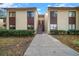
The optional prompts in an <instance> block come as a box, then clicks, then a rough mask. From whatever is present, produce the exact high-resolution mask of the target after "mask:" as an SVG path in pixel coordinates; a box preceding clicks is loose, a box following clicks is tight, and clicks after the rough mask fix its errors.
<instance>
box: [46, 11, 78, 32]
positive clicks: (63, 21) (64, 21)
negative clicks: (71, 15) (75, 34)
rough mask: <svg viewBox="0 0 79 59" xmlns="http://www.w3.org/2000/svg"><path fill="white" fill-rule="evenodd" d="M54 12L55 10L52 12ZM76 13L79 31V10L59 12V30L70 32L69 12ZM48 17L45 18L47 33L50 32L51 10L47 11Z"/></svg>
mask: <svg viewBox="0 0 79 59" xmlns="http://www.w3.org/2000/svg"><path fill="white" fill-rule="evenodd" d="M51 11H53V10H51ZM69 11H76V30H79V11H78V10H57V27H58V28H57V29H58V30H68V26H69V24H68V23H69V22H68V12H69ZM47 13H48V15H47V16H45V20H46V24H47V25H46V26H47V27H46V28H47V33H49V32H50V10H49V11H47Z"/></svg>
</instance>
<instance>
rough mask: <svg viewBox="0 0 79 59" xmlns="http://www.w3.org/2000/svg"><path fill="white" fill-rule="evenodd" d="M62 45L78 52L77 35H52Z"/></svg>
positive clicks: (78, 39) (78, 40)
mask: <svg viewBox="0 0 79 59" xmlns="http://www.w3.org/2000/svg"><path fill="white" fill-rule="evenodd" d="M53 36H54V37H55V38H57V39H58V40H59V41H61V42H62V43H64V44H66V45H68V46H69V47H71V48H73V49H74V50H76V51H78V52H79V35H53Z"/></svg>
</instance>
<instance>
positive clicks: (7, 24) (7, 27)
mask: <svg viewBox="0 0 79 59" xmlns="http://www.w3.org/2000/svg"><path fill="white" fill-rule="evenodd" d="M6 29H8V30H9V12H8V11H7V18H6Z"/></svg>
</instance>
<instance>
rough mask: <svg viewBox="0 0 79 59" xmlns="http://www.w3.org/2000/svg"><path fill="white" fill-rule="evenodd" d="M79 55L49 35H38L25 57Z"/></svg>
mask: <svg viewBox="0 0 79 59" xmlns="http://www.w3.org/2000/svg"><path fill="white" fill-rule="evenodd" d="M78 55H79V53H78V52H76V51H75V50H73V49H71V48H69V47H68V46H66V45H64V44H62V43H61V42H60V41H58V40H57V39H55V38H54V37H52V36H50V35H48V34H37V35H36V36H35V38H34V39H33V41H32V43H31V44H30V46H29V47H28V49H27V50H26V52H25V54H24V56H78Z"/></svg>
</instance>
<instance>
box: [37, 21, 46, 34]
mask: <svg viewBox="0 0 79 59" xmlns="http://www.w3.org/2000/svg"><path fill="white" fill-rule="evenodd" d="M44 30H45V29H44V20H38V34H42V33H43V32H44Z"/></svg>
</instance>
